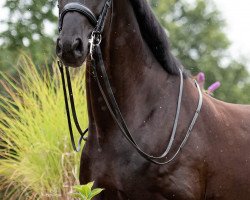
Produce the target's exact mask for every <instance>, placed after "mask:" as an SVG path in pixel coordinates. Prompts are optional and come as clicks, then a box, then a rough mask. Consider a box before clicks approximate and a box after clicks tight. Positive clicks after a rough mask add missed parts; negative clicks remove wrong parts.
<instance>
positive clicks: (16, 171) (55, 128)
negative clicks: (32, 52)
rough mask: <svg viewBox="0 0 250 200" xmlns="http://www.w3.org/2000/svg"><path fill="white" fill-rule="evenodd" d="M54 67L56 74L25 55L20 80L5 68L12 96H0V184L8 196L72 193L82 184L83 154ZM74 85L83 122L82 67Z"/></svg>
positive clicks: (6, 84)
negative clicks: (72, 131) (71, 132)
mask: <svg viewBox="0 0 250 200" xmlns="http://www.w3.org/2000/svg"><path fill="white" fill-rule="evenodd" d="M53 69H54V71H53V73H52V75H51V72H49V69H48V68H44V69H43V70H41V71H43V73H41V72H40V73H39V72H38V71H37V69H36V67H35V66H34V64H33V63H32V61H31V60H30V59H29V58H27V57H25V56H23V57H22V58H21V59H20V60H19V68H18V73H19V79H20V80H19V81H18V82H17V81H16V80H14V79H12V78H11V77H8V76H7V75H5V74H2V75H3V77H4V80H5V81H1V83H2V85H3V86H4V88H5V90H6V92H7V93H8V97H5V96H2V95H1V96H0V138H1V139H0V158H1V159H0V183H1V184H0V187H1V188H0V189H3V190H5V197H4V199H6V200H7V199H18V198H20V199H60V200H61V199H68V195H69V193H70V192H71V191H72V186H74V185H76V184H79V183H78V171H79V160H80V154H77V153H74V152H73V150H72V147H71V143H70V138H69V134H68V127H67V120H66V114H65V113H64V98H63V92H62V85H61V81H60V74H59V71H58V69H57V66H53ZM72 87H73V90H74V91H73V92H74V94H75V101H76V110H77V111H78V115H79V119H80V121H81V122H82V125H83V126H84V127H85V126H87V113H86V107H85V106H84V105H86V104H85V92H84V90H85V85H84V71H83V70H80V71H78V72H77V74H76V75H74V78H73V80H72ZM75 132H76V130H75ZM77 137H78V135H77Z"/></svg>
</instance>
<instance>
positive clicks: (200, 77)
mask: <svg viewBox="0 0 250 200" xmlns="http://www.w3.org/2000/svg"><path fill="white" fill-rule="evenodd" d="M205 79H206V78H205V74H204V73H203V72H200V73H199V74H198V75H197V81H198V83H204V82H205Z"/></svg>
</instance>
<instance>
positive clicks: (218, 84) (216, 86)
mask: <svg viewBox="0 0 250 200" xmlns="http://www.w3.org/2000/svg"><path fill="white" fill-rule="evenodd" d="M220 86H221V83H220V82H219V81H217V82H215V83H213V84H212V85H211V86H209V88H208V89H207V90H208V92H209V93H213V92H214V91H215V90H217V89H218V88H219V87H220Z"/></svg>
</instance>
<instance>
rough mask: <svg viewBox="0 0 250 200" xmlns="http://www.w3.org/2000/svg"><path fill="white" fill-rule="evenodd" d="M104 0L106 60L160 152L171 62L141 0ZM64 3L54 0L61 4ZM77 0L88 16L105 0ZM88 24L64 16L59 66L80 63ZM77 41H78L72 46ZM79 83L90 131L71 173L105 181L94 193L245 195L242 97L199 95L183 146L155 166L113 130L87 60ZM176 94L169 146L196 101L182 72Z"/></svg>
mask: <svg viewBox="0 0 250 200" xmlns="http://www.w3.org/2000/svg"><path fill="white" fill-rule="evenodd" d="M113 1H114V3H113V7H112V12H110V14H109V18H108V22H107V24H106V26H105V31H104V35H103V41H102V51H103V57H104V61H105V65H106V68H107V71H108V74H109V78H110V81H111V83H112V86H113V89H114V91H115V96H116V98H117V101H118V104H119V106H120V108H121V111H122V113H123V115H124V118H125V119H126V122H127V123H128V126H129V128H130V130H131V131H132V133H133V136H134V137H135V138H136V141H138V143H139V144H140V146H141V147H142V148H143V149H144V150H145V151H146V152H148V153H151V154H160V153H162V152H163V150H164V149H165V148H166V146H167V143H168V141H169V136H170V133H171V130H172V126H173V121H174V116H175V109H176V104H177V98H178V92H179V91H178V88H179V81H180V80H179V77H178V73H177V72H178V71H177V69H178V68H177V67H180V64H179V63H178V62H177V61H176V59H175V58H174V57H173V56H172V54H171V52H170V50H169V45H168V42H167V38H166V36H165V33H164V30H163V29H162V28H161V27H160V25H159V23H158V22H157V20H156V19H155V17H154V15H153V14H152V12H151V10H150V8H149V6H148V4H147V3H146V1H144V0H113ZM67 2H70V1H66V0H61V1H60V2H59V5H60V8H62V6H64V5H65V4H66V3H67ZM77 2H80V3H84V4H85V5H87V6H88V7H89V8H90V9H91V10H93V11H94V12H95V13H96V14H97V15H98V13H100V12H101V8H102V6H103V4H104V0H85V1H84V0H79V1H77ZM92 29H93V27H92V26H91V25H90V23H89V22H88V21H87V19H86V18H84V17H83V16H81V15H80V14H79V13H68V14H67V15H66V16H65V18H64V26H63V30H62V32H61V34H60V36H59V39H58V44H57V46H58V47H59V48H57V53H58V56H59V57H61V59H62V60H63V62H64V63H65V64H66V65H71V66H80V65H81V64H82V62H83V61H84V60H85V58H86V57H87V53H88V36H89V35H90V33H91V31H92ZM76 41H78V42H79V41H80V42H79V44H78V43H77V45H72V44H75V43H76ZM72 46H74V48H73V47H72ZM75 46H77V48H75ZM76 50H77V51H78V52H76ZM79 55H80V56H79ZM86 87H87V101H88V113H89V128H90V133H89V138H88V141H87V142H86V144H85V147H84V149H83V153H82V158H81V169H80V182H81V183H82V184H85V183H87V182H90V181H93V180H94V181H95V183H96V186H97V187H102V188H105V191H104V192H103V193H102V194H101V195H100V196H99V197H97V198H96V199H100V200H127V199H130V200H201V199H206V200H212V199H214V200H247V199H250V180H249V177H250V107H249V106H243V105H233V104H227V103H224V102H221V101H218V100H216V99H214V98H212V97H210V96H208V95H206V94H204V95H203V96H204V104H203V107H202V111H201V114H200V116H199V118H198V121H197V123H196V125H195V127H194V129H193V131H192V134H191V136H190V138H189V140H188V142H187V144H186V146H185V147H184V149H183V150H182V151H181V152H180V155H179V156H178V157H177V158H176V159H175V160H174V161H173V162H171V163H170V164H168V165H165V166H157V165H155V164H152V163H150V162H148V161H146V160H145V159H143V158H142V157H141V156H140V155H139V154H138V153H137V152H136V151H135V150H134V149H133V148H132V147H131V146H130V144H129V143H128V142H127V141H126V139H125V138H124V137H123V136H122V135H121V132H120V131H119V129H118V127H117V126H116V125H115V123H114V121H113V120H112V118H111V116H110V114H109V111H108V109H107V107H106V105H105V102H104V100H103V98H102V95H101V93H100V91H99V89H98V86H97V83H96V81H95V79H94V77H93V74H92V69H91V66H90V63H89V61H87V73H86ZM183 95H184V96H183V103H182V110H181V114H180V121H179V124H178V125H179V126H178V129H177V138H176V142H175V143H174V149H173V151H172V153H174V151H175V150H177V148H178V145H179V144H180V141H181V140H182V139H183V138H184V136H185V134H186V131H187V128H188V126H189V124H190V122H191V120H192V118H193V115H194V112H195V109H196V106H197V103H198V92H197V89H196V87H195V86H194V82H193V80H192V79H191V78H188V77H186V79H185V81H184V94H183Z"/></svg>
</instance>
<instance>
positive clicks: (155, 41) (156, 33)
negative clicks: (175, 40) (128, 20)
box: [130, 0, 180, 75]
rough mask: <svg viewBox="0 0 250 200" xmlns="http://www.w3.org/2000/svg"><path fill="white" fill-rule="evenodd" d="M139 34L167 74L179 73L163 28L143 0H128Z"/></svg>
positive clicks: (177, 64)
mask: <svg viewBox="0 0 250 200" xmlns="http://www.w3.org/2000/svg"><path fill="white" fill-rule="evenodd" d="M130 3H131V5H132V7H133V10H134V12H135V16H136V18H137V21H138V24H139V26H140V30H141V34H142V36H143V38H144V40H145V42H146V43H147V44H148V46H149V48H150V50H151V51H152V53H153V55H154V56H155V58H156V59H157V60H158V62H159V63H160V64H161V65H162V67H163V68H164V69H165V70H166V71H167V72H168V73H169V74H173V75H176V74H179V71H178V67H179V66H180V63H179V61H178V60H177V59H176V58H175V57H174V56H173V55H172V53H171V51H170V47H169V42H168V38H167V35H166V32H165V30H164V29H163V28H162V26H161V25H160V23H159V22H158V20H157V19H156V17H155V15H154V13H153V11H152V9H151V8H150V6H149V4H148V3H147V2H146V1H145V0H130Z"/></svg>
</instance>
